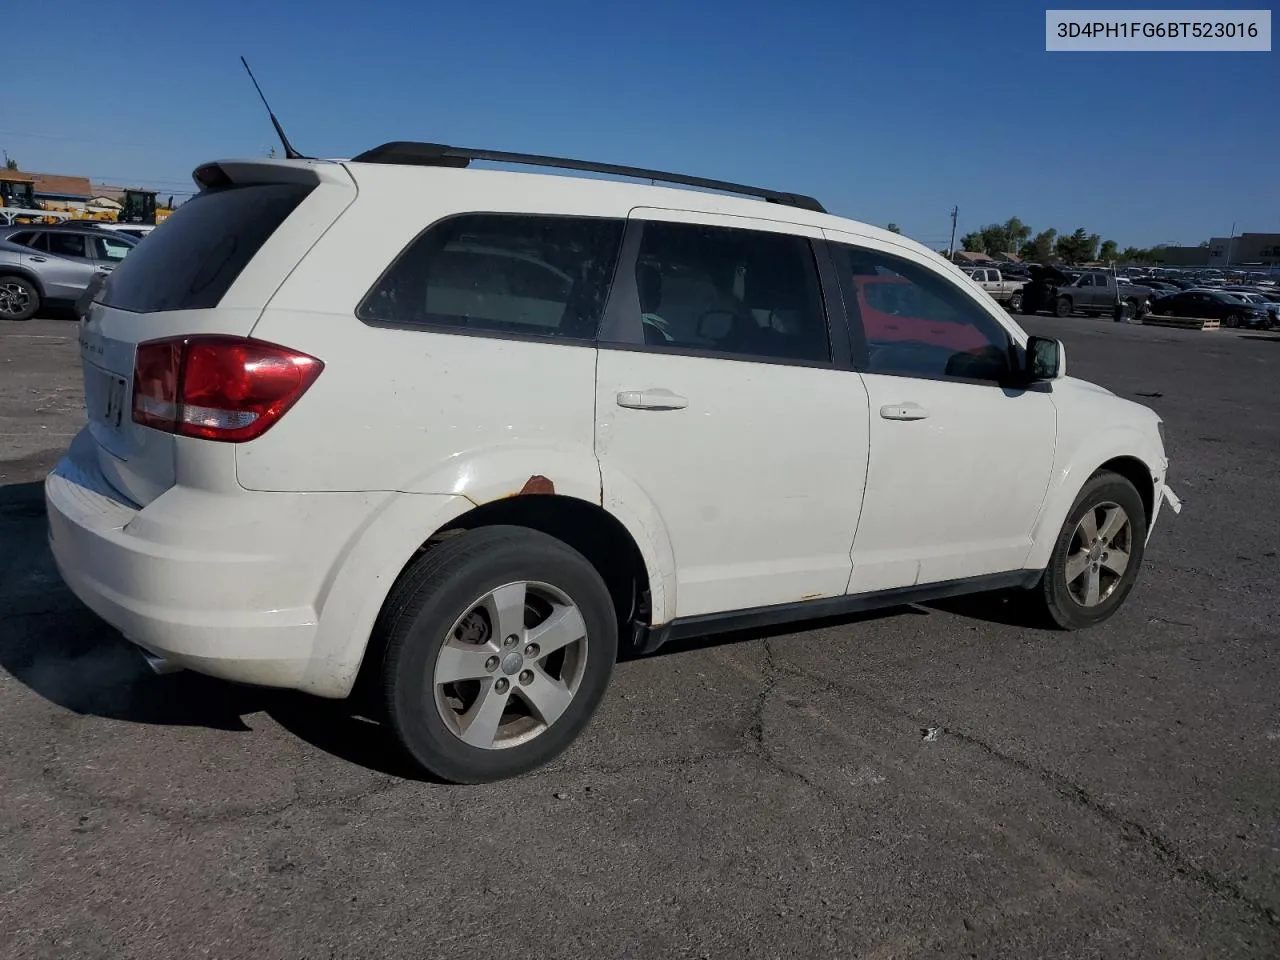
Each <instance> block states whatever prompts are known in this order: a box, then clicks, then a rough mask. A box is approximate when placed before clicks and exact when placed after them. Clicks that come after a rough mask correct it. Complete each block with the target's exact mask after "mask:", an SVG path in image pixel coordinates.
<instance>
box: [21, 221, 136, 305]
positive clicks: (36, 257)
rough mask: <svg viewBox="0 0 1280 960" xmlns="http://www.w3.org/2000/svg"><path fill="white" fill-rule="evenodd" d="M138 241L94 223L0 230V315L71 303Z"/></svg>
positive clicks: (107, 272)
mask: <svg viewBox="0 0 1280 960" xmlns="http://www.w3.org/2000/svg"><path fill="white" fill-rule="evenodd" d="M137 244H138V241H137V240H136V239H134V238H133V237H129V236H124V235H122V234H118V233H113V232H108V231H105V230H97V229H95V228H93V227H82V228H79V229H76V228H72V227H67V226H57V227H42V226H27V227H17V228H12V229H7V230H4V231H2V232H0V319H4V320H28V319H30V318H31V317H33V316H35V313H36V311H37V310H39V309H40V306H41V305H42V304H49V305H55V306H70V305H72V304H74V303H75V302H76V301H77V300H78V299H79V298H80V296H81V295H82V294H83V293H84V292H85V291H86V290H87V289H88V288H89V285H90V284H91V283H92V282H93V281H94V279H95V278H97V277H104V276H106V275H107V274H109V273H110V272H111V270H112V268H114V267H115V265H116V264H118V263H119V262H120V261H121V260H123V259H124V258H125V257H126V256H128V254H129V251H130V250H132V249H133V248H134V247H135V246H136V245H137Z"/></svg>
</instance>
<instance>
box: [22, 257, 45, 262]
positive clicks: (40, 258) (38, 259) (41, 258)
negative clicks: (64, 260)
mask: <svg viewBox="0 0 1280 960" xmlns="http://www.w3.org/2000/svg"><path fill="white" fill-rule="evenodd" d="M27 259H28V260H31V261H33V262H35V263H44V262H45V261H47V260H48V259H49V258H48V257H27Z"/></svg>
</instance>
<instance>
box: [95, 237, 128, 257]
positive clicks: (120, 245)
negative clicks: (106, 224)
mask: <svg viewBox="0 0 1280 960" xmlns="http://www.w3.org/2000/svg"><path fill="white" fill-rule="evenodd" d="M132 249H133V248H132V247H131V246H130V245H129V244H127V243H126V242H125V241H123V240H117V239H116V238H115V237H94V238H93V257H94V259H95V260H108V261H114V260H123V259H124V258H125V257H126V256H127V255H128V253H129V251H130V250H132Z"/></svg>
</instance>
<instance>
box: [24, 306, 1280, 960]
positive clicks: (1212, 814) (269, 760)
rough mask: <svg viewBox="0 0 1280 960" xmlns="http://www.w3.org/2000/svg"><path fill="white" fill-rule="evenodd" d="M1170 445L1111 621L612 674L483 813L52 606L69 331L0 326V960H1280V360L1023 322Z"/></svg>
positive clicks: (1211, 340) (360, 743) (265, 696)
mask: <svg viewBox="0 0 1280 960" xmlns="http://www.w3.org/2000/svg"><path fill="white" fill-rule="evenodd" d="M1027 326H1028V327H1030V328H1031V329H1032V330H1033V331H1035V332H1038V333H1050V334H1052V335H1057V336H1061V337H1062V338H1063V339H1064V340H1065V341H1066V343H1067V348H1068V355H1069V364H1070V369H1071V371H1072V372H1073V373H1075V374H1078V375H1080V376H1083V377H1086V378H1089V379H1093V380H1096V381H1098V382H1100V383H1102V384H1104V385H1105V386H1107V387H1109V388H1111V389H1113V390H1115V391H1116V392H1117V393H1119V394H1120V395H1122V396H1126V397H1132V398H1134V399H1137V400H1139V401H1141V402H1144V403H1147V404H1149V405H1151V406H1153V407H1154V408H1155V409H1156V410H1158V411H1159V412H1160V413H1161V415H1162V416H1163V417H1164V418H1165V420H1166V425H1167V433H1168V447H1169V452H1170V456H1171V459H1172V461H1173V464H1172V470H1171V481H1172V484H1173V486H1174V489H1175V490H1176V491H1177V492H1178V493H1179V494H1180V495H1181V496H1182V497H1183V499H1184V501H1185V506H1184V509H1183V512H1182V514H1181V516H1175V515H1174V514H1173V513H1172V511H1169V512H1166V513H1165V514H1164V515H1163V516H1162V517H1161V520H1160V523H1159V525H1158V528H1157V530H1156V533H1155V537H1154V540H1153V543H1152V547H1151V549H1150V551H1149V553H1148V556H1147V562H1146V564H1145V569H1144V570H1143V574H1142V578H1141V580H1140V582H1139V585H1138V587H1137V589H1136V590H1135V592H1134V593H1133V595H1132V596H1131V598H1130V600H1129V602H1128V604H1127V605H1126V607H1125V608H1124V610H1123V611H1122V612H1121V614H1120V615H1118V616H1117V617H1116V618H1115V619H1114V620H1112V621H1111V622H1110V623H1108V624H1107V625H1105V626H1103V627H1101V628H1098V629H1095V630H1092V631H1089V632H1085V633H1078V634H1072V635H1064V634H1056V633H1050V632H1045V631H1039V630H1033V629H1028V628H1026V627H1023V626H1019V625H1017V624H1016V622H1009V621H1010V620H1011V619H1012V618H1010V617H1008V616H1007V610H1006V605H1004V604H1003V603H1001V602H1000V601H999V600H998V599H993V598H984V599H981V600H976V601H975V600H963V601H953V602H948V603H946V604H940V605H937V606H929V607H913V608H906V609H898V610H892V611H887V612H885V613H883V614H879V615H875V616H864V617H859V618H850V619H846V620H842V621H838V622H824V623H821V624H816V625H810V626H808V627H806V628H804V629H794V630H789V631H772V632H769V633H756V634H752V635H746V636H737V637H730V638H727V639H726V638H720V639H717V640H716V642H714V643H712V642H705V643H701V644H700V643H691V644H684V645H681V646H679V647H672V648H670V649H667V650H664V651H663V652H662V653H661V654H660V655H658V656H654V657H650V658H647V659H641V660H634V661H630V662H625V663H622V664H620V665H619V667H618V669H617V671H616V673H615V679H614V682H613V686H612V688H611V690H610V692H609V694H608V696H607V698H606V700H605V703H604V705H603V708H602V709H601V711H600V713H599V714H598V716H597V718H596V719H595V721H594V722H593V723H592V725H591V726H590V727H589V729H588V731H587V733H586V734H585V736H584V737H583V739H582V740H581V741H580V742H579V743H578V744H577V745H575V746H574V747H573V748H571V750H570V751H569V752H568V753H567V754H566V755H565V756H564V757H563V758H562V759H561V760H559V761H558V762H556V763H555V764H554V765H552V766H550V767H548V768H546V769H543V770H541V771H538V772H537V773H535V774H533V775H530V776H527V777H524V778H522V779H519V780H516V781H511V782H506V783H500V784H496V785H490V786H485V787H446V786H439V785H435V784H431V783H424V782H420V781H418V780H416V779H413V778H412V777H410V776H407V775H406V771H405V769H404V768H403V765H402V763H401V761H400V760H399V758H398V756H397V755H396V753H395V752H394V751H393V750H391V749H389V748H388V746H387V745H386V743H385V741H384V740H383V738H382V737H381V732H380V730H379V729H378V728H377V726H376V725H374V724H372V723H369V722H367V721H365V720H362V719H360V718H358V717H352V716H350V715H349V713H348V712H346V711H344V709H343V705H342V704H334V703H327V702H322V701H314V700H309V699H307V698H305V697H302V696H296V695H290V694H282V693H275V692H270V691H259V690H248V689H243V688H237V687H234V686H230V685H227V684H223V683H219V682H216V681H213V680H207V679H203V678H200V677H197V676H193V675H189V674H178V675H173V676H167V677H153V676H150V675H148V674H147V673H146V671H145V670H144V669H143V668H142V667H141V665H140V663H139V661H138V659H137V657H136V656H135V655H134V654H133V653H131V652H130V650H129V649H128V648H127V647H126V646H125V645H124V643H123V642H122V641H121V640H120V639H119V638H118V636H116V635H115V634H114V633H113V631H112V630H110V629H109V628H108V627H106V626H105V625H103V624H102V623H100V622H99V621H98V620H97V619H96V618H95V617H94V616H93V615H91V614H89V613H88V612H87V611H86V610H85V609H84V608H83V607H81V606H80V605H79V603H78V602H77V601H76V600H75V599H74V598H73V597H72V596H71V595H70V594H69V593H68V592H67V590H66V589H65V588H64V587H63V586H62V585H61V583H60V581H59V579H58V576H57V574H56V572H55V570H54V568H53V565H52V562H51V560H50V558H49V555H48V551H47V549H46V546H45V540H44V537H45V528H44V518H43V506H42V501H41V499H40V487H39V480H40V478H41V477H42V476H43V474H44V472H45V471H46V470H47V469H48V468H49V466H51V465H52V463H53V462H54V461H55V460H56V458H57V456H58V455H59V453H60V450H61V449H62V448H63V447H64V446H65V445H66V442H67V440H68V439H69V438H70V435H71V434H72V433H73V432H74V431H75V429H76V428H77V426H78V424H79V422H80V421H81V419H82V417H83V411H82V409H81V405H80V402H79V373H78V370H77V368H76V360H75V340H74V327H73V326H72V325H71V324H70V323H68V322H66V321H57V320H37V321H32V322H30V323H27V324H9V325H6V326H5V327H3V328H0V758H3V759H2V761H0V956H4V957H6V958H7V957H23V958H26V957H49V958H54V957H56V958H59V960H64V958H68V957H102V958H108V957H110V958H119V957H202V956H209V957H218V958H241V957H244V958H253V960H265V958H275V957H281V958H284V957H289V958H293V957H325V958H328V957H335V958H365V957H368V958H376V960H391V958H398V957H406V958H422V957H436V956H439V957H445V956H447V957H450V958H468V957H475V958H486V960H488V958H491V957H494V956H497V955H505V954H511V955H517V956H523V957H556V958H579V957H580V958H599V957H645V958H648V957H663V958H668V957H670V958H679V957H689V958H697V957H716V958H719V957H726V958H735V960H736V958H748V957H751V958H754V957H788V958H790V957H811V956H812V957H817V956H859V957H886V958H887V957H919V956H954V957H1018V958H1027V957H1044V956H1061V957H1142V958H1150V957H1197V956H1205V957H1210V956H1211V957H1259V958H1262V957H1276V956H1280V695H1278V694H1277V691H1278V690H1280V653H1277V644H1278V641H1280V600H1278V597H1280V590H1277V578H1278V577H1280V560H1278V559H1277V549H1278V547H1280V543H1278V541H1280V510H1277V508H1276V504H1277V503H1278V502H1280V470H1277V460H1278V459H1280V413H1278V412H1277V407H1276V404H1277V399H1276V391H1275V386H1276V383H1277V382H1278V380H1277V373H1278V372H1280V338H1266V337H1251V336H1247V335H1241V334H1237V333H1228V332H1225V331H1222V332H1218V333H1188V332H1182V331H1173V330H1164V329H1158V328H1146V327H1134V326H1128V325H1116V324H1111V323H1103V322H1098V321H1090V320H1080V319H1072V320H1065V321H1058V320H1052V319H1044V318H1042V319H1031V320H1028V322H1027Z"/></svg>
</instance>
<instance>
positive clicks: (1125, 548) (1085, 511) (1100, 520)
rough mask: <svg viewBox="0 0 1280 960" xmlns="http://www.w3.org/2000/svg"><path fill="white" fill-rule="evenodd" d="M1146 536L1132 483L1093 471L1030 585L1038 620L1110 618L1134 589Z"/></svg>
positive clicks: (1090, 622)
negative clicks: (1036, 580) (1045, 563)
mask: <svg viewBox="0 0 1280 960" xmlns="http://www.w3.org/2000/svg"><path fill="white" fill-rule="evenodd" d="M1146 540H1147V520H1146V508H1145V507H1143V505H1142V498H1141V497H1140V496H1139V495H1138V491H1137V490H1136V489H1135V488H1134V486H1133V484H1132V483H1130V482H1129V481H1128V480H1126V479H1125V478H1124V477H1122V476H1120V475H1119V474H1116V473H1111V472H1110V471H1105V470H1104V471H1100V472H1099V473H1096V474H1094V476H1093V477H1091V478H1090V479H1089V481H1088V482H1087V483H1086V484H1085V485H1084V488H1083V489H1082V490H1081V491H1080V494H1079V496H1077V497H1076V501H1075V503H1074V504H1073V505H1072V507H1071V510H1070V512H1069V513H1068V514H1067V519H1066V522H1064V523H1063V525H1062V529H1061V531H1059V533H1058V539H1057V541H1056V542H1055V544H1054V548H1053V553H1052V554H1050V557H1049V564H1048V566H1047V567H1046V568H1045V571H1044V574H1043V576H1042V577H1041V578H1040V582H1039V583H1038V584H1037V585H1036V586H1035V587H1034V588H1033V596H1034V599H1035V601H1036V607H1037V608H1038V610H1037V612H1039V613H1040V614H1042V616H1041V619H1047V620H1048V621H1049V622H1050V623H1051V624H1052V625H1054V626H1057V627H1058V628H1060V629H1063V630H1080V629H1083V628H1085V627H1092V626H1095V625H1097V624H1099V623H1102V622H1103V621H1104V620H1107V619H1109V618H1110V617H1111V616H1112V615H1113V614H1114V613H1115V612H1116V611H1117V610H1118V609H1119V608H1120V605H1121V604H1123V603H1124V601H1125V598H1126V597H1127V596H1128V595H1129V591H1131V590H1132V589H1133V585H1134V583H1135V581H1136V580H1137V577H1138V569H1139V568H1140V567H1141V566H1142V556H1143V552H1144V549H1145V546H1146Z"/></svg>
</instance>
